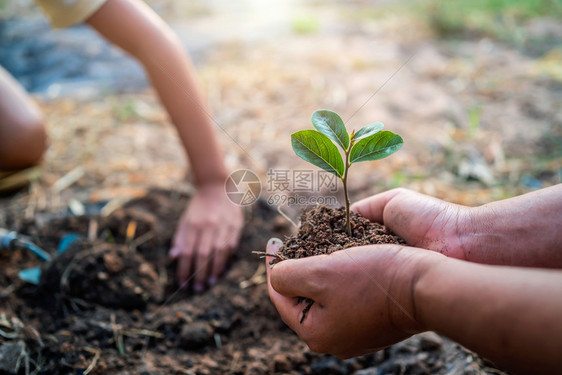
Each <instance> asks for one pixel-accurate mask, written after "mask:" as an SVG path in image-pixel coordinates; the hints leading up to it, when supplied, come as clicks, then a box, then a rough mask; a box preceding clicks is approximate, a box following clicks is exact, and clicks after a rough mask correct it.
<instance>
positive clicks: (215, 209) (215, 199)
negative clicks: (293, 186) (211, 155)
mask: <svg viewBox="0 0 562 375" xmlns="http://www.w3.org/2000/svg"><path fill="white" fill-rule="evenodd" d="M242 224H243V216H242V209H241V207H240V206H237V205H235V204H234V203H232V202H231V201H230V200H229V199H228V197H227V196H226V193H225V191H224V185H223V184H212V185H204V186H201V187H200V188H199V189H198V190H197V193H196V194H195V195H194V196H193V198H192V200H191V202H190V203H189V205H188V207H187V209H186V210H185V212H184V214H183V215H182V218H181V220H180V222H179V225H178V228H177V231H176V235H175V238H174V246H173V248H172V250H170V256H171V257H173V258H178V269H177V278H178V282H179V283H184V282H186V281H189V280H190V278H191V277H193V278H194V290H195V291H196V292H201V291H203V290H204V289H205V283H207V284H208V285H209V286H212V285H214V284H216V282H217V280H218V278H219V276H220V275H221V274H222V273H223V271H224V270H225V267H226V263H227V261H228V259H229V258H230V256H231V255H232V254H233V252H234V250H235V249H236V246H237V244H238V239H239V236H240V230H241V229H242Z"/></svg>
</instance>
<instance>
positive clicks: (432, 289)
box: [267, 239, 562, 374]
mask: <svg viewBox="0 0 562 375" xmlns="http://www.w3.org/2000/svg"><path fill="white" fill-rule="evenodd" d="M280 244H281V241H280V240H276V239H274V240H270V242H269V244H268V248H267V251H268V253H274V252H275V251H276V250H277V249H278V248H279V246H280ZM269 260H271V257H269V259H268V260H267V262H269ZM267 276H268V288H269V295H270V298H271V300H272V302H273V303H274V304H275V307H276V308H277V310H278V311H279V314H280V315H281V318H282V319H283V321H285V323H287V325H288V326H289V327H291V328H292V329H293V330H294V331H295V332H296V333H297V334H298V335H299V337H301V339H303V340H304V341H305V342H306V343H307V344H308V345H309V346H310V348H311V349H312V350H314V351H319V352H325V353H330V354H334V355H337V356H338V357H342V358H347V357H350V356H355V355H360V354H365V353H369V352H373V351H376V350H378V349H379V348H382V347H384V346H387V345H390V344H392V343H394V342H397V341H399V340H402V339H404V338H406V337H408V336H409V335H411V334H413V333H416V332H421V331H426V330H431V331H436V332H438V333H441V334H443V335H445V336H447V337H449V338H451V339H453V340H455V341H457V342H458V343H460V344H462V345H464V346H466V347H468V348H469V349H472V350H474V351H476V352H477V353H479V354H481V355H483V356H485V357H487V358H489V359H491V360H492V361H494V362H496V363H497V364H499V365H502V366H505V367H506V368H508V369H512V370H514V371H516V372H522V373H533V374H551V373H556V372H557V371H559V370H560V368H562V357H561V356H560V353H561V352H562V325H560V316H561V315H562V271H559V270H558V271H554V270H544V269H543V270H541V269H529V268H517V267H506V266H501V267H500V266H490V265H481V264H476V263H471V262H465V261H461V260H457V259H453V258H447V257H445V256H443V255H440V254H437V253H434V252H429V251H423V250H421V249H415V248H408V247H401V246H398V245H372V246H364V247H360V248H349V249H345V250H341V251H336V252H334V253H332V254H330V255H318V256H312V257H308V258H302V259H298V260H284V261H282V262H279V263H277V264H276V265H275V266H274V267H273V269H269V267H268V274H267ZM297 297H307V298H311V299H313V300H314V301H315V302H314V304H313V305H312V307H311V309H310V311H308V313H307V315H306V318H305V319H304V321H303V322H302V324H301V323H300V318H301V316H302V309H303V308H304V306H303V303H298V302H299V300H300V299H299V298H297Z"/></svg>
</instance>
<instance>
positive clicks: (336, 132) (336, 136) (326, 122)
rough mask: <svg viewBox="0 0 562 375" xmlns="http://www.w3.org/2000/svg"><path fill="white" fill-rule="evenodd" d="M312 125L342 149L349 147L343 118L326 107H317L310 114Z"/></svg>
mask: <svg viewBox="0 0 562 375" xmlns="http://www.w3.org/2000/svg"><path fill="white" fill-rule="evenodd" d="M312 125H314V127H315V128H316V130H318V131H319V132H320V133H322V134H325V135H327V136H328V137H329V138H330V139H332V140H334V142H336V143H337V144H339V145H340V146H341V147H342V148H343V149H344V150H347V149H348V148H349V134H347V129H346V128H345V125H344V124H343V120H342V119H341V117H340V116H339V115H338V114H337V113H336V112H332V111H329V110H327V109H319V110H318V111H315V112H314V113H313V114H312Z"/></svg>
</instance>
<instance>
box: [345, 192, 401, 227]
mask: <svg viewBox="0 0 562 375" xmlns="http://www.w3.org/2000/svg"><path fill="white" fill-rule="evenodd" d="M399 193H400V189H393V190H388V191H385V192H384V193H379V194H375V195H372V196H370V197H367V198H364V199H362V200H360V201H359V202H356V203H354V204H352V205H351V210H352V211H353V212H357V213H358V214H361V215H363V216H364V217H366V218H367V219H369V221H372V222H376V223H380V224H384V218H383V216H384V215H383V214H384V209H385V207H386V205H387V204H388V202H390V200H391V199H392V198H394V197H395V196H396V195H398V194H399Z"/></svg>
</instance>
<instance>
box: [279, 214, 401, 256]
mask: <svg viewBox="0 0 562 375" xmlns="http://www.w3.org/2000/svg"><path fill="white" fill-rule="evenodd" d="M350 219H351V236H350V235H349V234H348V233H347V232H346V230H345V222H346V215H345V207H340V208H337V209H333V208H330V207H326V206H318V207H316V208H313V209H312V210H310V211H305V212H303V213H302V215H301V218H300V221H301V226H300V228H299V231H298V233H297V234H296V235H294V236H291V237H289V238H287V239H286V240H285V242H284V245H283V246H282V247H281V249H279V252H278V255H280V259H282V258H288V259H297V258H304V257H308V256H312V255H320V254H330V253H333V252H334V251H337V250H342V249H345V248H348V247H355V246H364V245H375V244H406V242H405V241H404V240H403V239H402V238H400V237H398V236H396V235H395V234H393V233H392V232H390V231H389V230H388V229H387V228H386V227H384V226H383V225H380V224H378V223H372V222H370V221H369V220H368V219H366V218H365V217H363V216H361V215H359V214H357V213H355V212H351V215H350ZM278 259H279V258H278Z"/></svg>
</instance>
